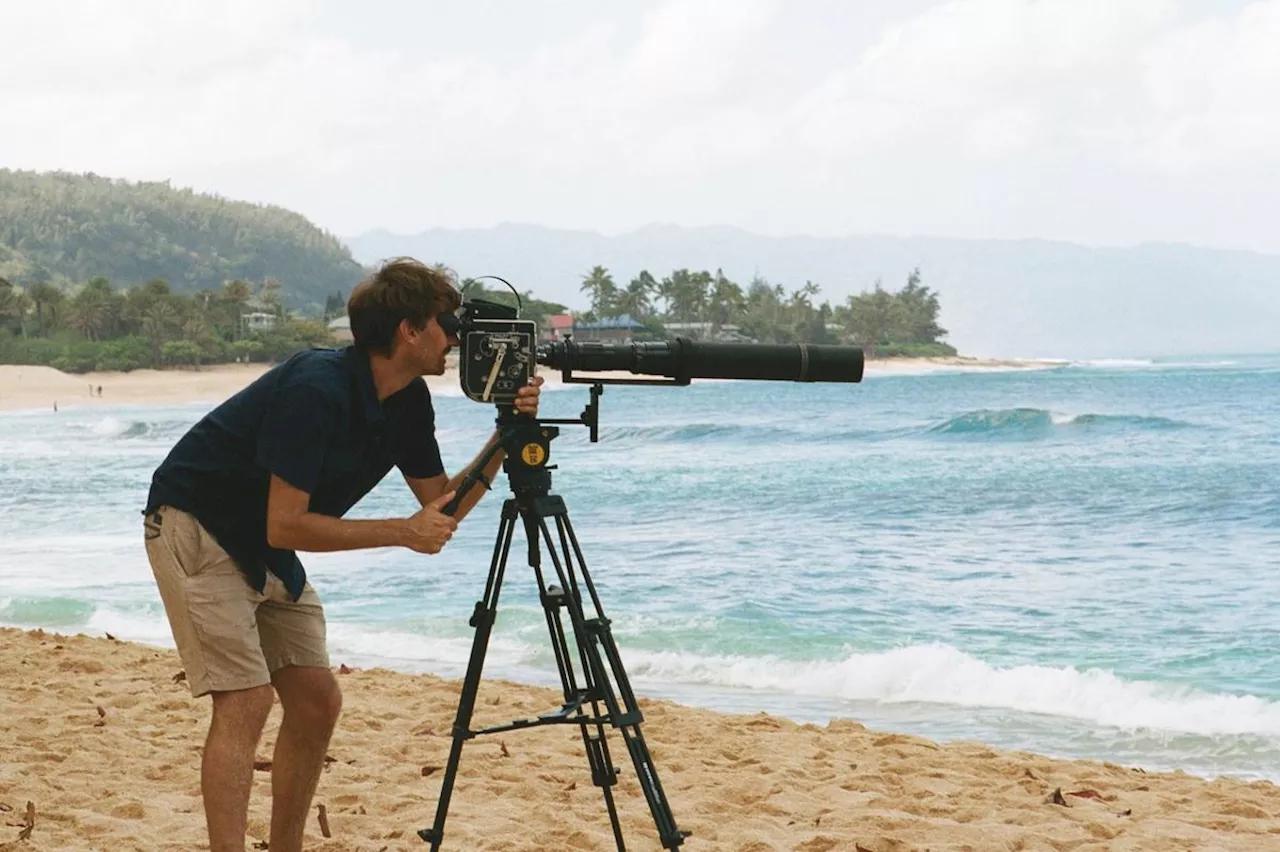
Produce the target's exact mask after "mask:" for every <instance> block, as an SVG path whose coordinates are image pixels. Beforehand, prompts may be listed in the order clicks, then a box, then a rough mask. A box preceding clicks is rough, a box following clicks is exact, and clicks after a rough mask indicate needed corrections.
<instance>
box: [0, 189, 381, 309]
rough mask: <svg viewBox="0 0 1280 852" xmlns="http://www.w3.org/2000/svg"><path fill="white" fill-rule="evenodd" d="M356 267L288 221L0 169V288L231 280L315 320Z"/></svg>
mask: <svg viewBox="0 0 1280 852" xmlns="http://www.w3.org/2000/svg"><path fill="white" fill-rule="evenodd" d="M361 274H362V269H361V266H360V265H359V264H358V263H356V262H355V261H354V260H352V258H351V253H350V252H349V251H348V250H347V248H346V247H345V246H344V245H343V244H342V243H341V242H339V240H338V239H337V238H336V237H334V236H333V235H332V234H330V233H328V232H326V231H324V230H321V229H320V228H317V227H316V226H315V225H313V224H311V222H309V221H307V219H306V218H305V217H303V216H301V215H299V214H297V213H294V212H291V211H289V210H285V209H284V208H281V207H276V206H271V205H260V204H250V203H247V202H243V201H229V200H227V199H225V198H221V197H219V196H214V195H202V194H199V193H196V192H193V191H192V190H189V189H175V188H173V187H172V186H170V185H169V183H168V182H167V181H165V182H162V183H133V182H129V181H124V180H114V179H111V178H105V177H99V176H98V175H94V174H84V175H77V174H70V173H66V172H49V173H38V172H28V171H12V170H9V169H0V278H6V279H8V280H9V281H11V282H13V283H14V284H17V285H19V286H26V285H29V284H34V283H38V282H42V281H50V282H53V283H71V284H76V285H78V284H82V283H83V282H85V281H88V280H90V279H91V278H94V277H97V276H103V277H105V278H107V279H109V280H110V281H111V283H112V284H113V285H115V286H117V287H134V286H137V285H140V284H142V283H144V282H146V281H151V280H154V279H163V280H165V281H168V282H169V284H170V286H171V287H172V288H173V290H174V291H176V292H180V293H197V292H200V291H202V290H219V289H220V288H221V287H222V285H223V282H225V281H228V280H233V279H241V280H245V281H257V282H261V281H263V280H264V279H267V278H275V279H277V280H279V281H280V282H281V292H282V295H283V300H284V303H285V304H286V305H287V306H288V307H290V308H294V309H298V310H302V311H304V312H307V313H315V314H319V313H320V311H321V309H322V307H323V305H324V302H325V298H326V296H328V295H330V294H332V293H334V292H337V291H341V292H342V293H344V294H345V293H347V292H349V291H350V289H351V286H352V285H353V284H355V283H356V282H357V281H358V280H359V279H360V277H361Z"/></svg>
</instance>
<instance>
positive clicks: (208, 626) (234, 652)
mask: <svg viewBox="0 0 1280 852" xmlns="http://www.w3.org/2000/svg"><path fill="white" fill-rule="evenodd" d="M143 526H144V535H145V540H146V546H147V559H148V560H149V561H150V562H151V570H152V572H153V573H154V574H155V577H156V583H157V584H158V585H159V587H160V598H161V600H163V601H164V609H165V613H166V614H167V615H168V617H169V627H170V628H171V629H172V630H173V638H174V641H175V642H176V643H177V646H178V654H179V656H181V657H182V664H183V665H184V666H185V667H186V672H187V683H188V684H190V686H191V694H192V695H194V696H196V697H199V696H201V695H205V694H207V693H209V692H225V691H230V690H236V689H252V688H253V687H256V686H263V685H264V684H267V683H270V682H271V675H273V674H274V673H275V672H276V671H277V670H279V669H282V668H284V667H285V666H323V667H325V668H328V666H329V653H328V651H327V650H326V648H325V626H324V608H323V607H322V606H321V605H320V598H319V596H317V595H316V592H315V589H313V588H311V584H310V583H308V584H307V585H306V586H305V587H304V588H303V591H302V597H300V598H299V599H298V600H297V601H293V600H291V599H290V597H289V593H288V591H287V590H286V589H285V587H284V583H282V582H281V581H280V579H279V578H277V577H276V576H275V575H273V574H271V573H270V572H268V573H267V585H266V586H265V588H264V589H263V591H262V592H258V591H256V590H255V589H254V588H253V587H252V586H250V585H249V581H248V580H247V579H246V578H245V576H244V573H243V572H242V571H241V570H240V568H239V567H238V566H237V565H236V564H235V562H234V561H232V559H231V557H230V556H228V555H227V552H226V551H225V550H223V549H222V548H221V547H220V546H219V545H218V543H217V542H216V541H215V540H214V538H213V536H211V535H209V532H208V531H207V530H206V529H205V528H204V527H202V526H201V525H200V522H199V521H197V520H196V519H195V518H193V517H192V516H191V515H189V514H187V513H186V512H182V511H179V510H178V509H175V508H173V507H172V506H161V507H160V508H159V509H157V510H156V511H155V512H152V513H151V514H149V515H146V516H145V517H144V520H143Z"/></svg>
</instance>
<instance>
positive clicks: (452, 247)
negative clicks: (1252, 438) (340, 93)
mask: <svg viewBox="0 0 1280 852" xmlns="http://www.w3.org/2000/svg"><path fill="white" fill-rule="evenodd" d="M345 242H346V244H347V245H348V246H350V247H351V250H352V253H353V254H354V256H355V257H356V259H357V260H359V261H361V262H363V263H366V264H369V263H375V262H377V261H378V260H380V259H382V258H386V257H391V256H394V255H400V254H407V255H412V256H414V257H418V258H421V259H423V260H426V261H429V262H440V263H446V264H448V265H449V266H451V267H453V268H454V269H456V270H457V271H458V272H459V273H460V274H462V275H464V276H465V275H483V274H494V275H501V276H503V277H504V278H507V279H508V280H510V281H511V282H512V283H513V284H514V285H515V286H516V287H518V288H519V289H521V290H532V291H533V292H534V293H535V294H536V295H537V296H539V297H540V298H544V299H550V300H553V301H558V302H562V303H565V304H568V305H570V306H576V307H585V305H586V300H585V296H584V295H583V294H582V293H581V292H579V285H580V284H581V282H582V278H583V276H584V275H586V273H587V271H588V270H589V269H590V268H591V267H592V266H594V265H596V264H600V265H603V266H606V267H608V268H609V270H610V271H611V272H612V273H613V275H614V277H615V279H616V280H617V281H618V283H619V284H620V285H625V284H626V282H627V281H628V280H630V279H631V278H632V277H633V276H635V275H636V274H637V273H639V272H640V270H642V269H648V270H649V271H650V272H651V273H652V274H653V275H654V276H655V277H658V278H661V277H663V276H664V275H666V274H668V273H670V271H671V270H672V269H679V268H682V267H688V268H690V269H695V270H696V269H707V270H710V271H714V270H715V269H716V268H722V269H723V270H724V272H725V274H726V275H727V276H729V278H731V279H733V280H734V281H737V282H738V283H740V284H743V285H745V284H747V283H748V282H749V281H750V280H751V278H752V277H753V276H755V275H759V276H761V277H763V278H765V279H767V280H769V281H770V283H781V284H783V285H784V286H786V287H788V288H795V287H799V286H801V285H803V284H804V282H805V281H813V282H815V283H817V284H820V285H821V286H822V292H821V295H820V296H819V300H821V299H827V300H829V301H831V302H833V303H835V302H841V301H843V300H844V298H845V297H846V296H848V295H849V294H851V293H856V292H861V291H863V290H867V289H871V287H872V286H873V285H874V283H875V281H876V280H877V279H881V280H882V281H883V284H884V286H885V287H886V288H887V289H895V290H896V289H898V288H899V287H901V286H902V285H903V283H905V281H906V278H907V275H908V273H909V272H910V271H911V269H912V268H913V267H915V266H917V265H918V266H920V267H921V271H922V274H923V278H924V283H925V284H926V285H928V286H930V287H932V288H933V289H934V290H935V291H936V292H938V293H939V294H940V298H941V303H942V320H941V322H942V325H943V326H944V327H945V328H947V329H949V330H950V332H951V334H950V337H949V338H948V340H949V342H951V343H952V344H953V345H955V346H956V347H957V348H958V349H959V350H960V351H961V352H962V353H965V354H975V355H1003V356H1028V357H1067V358H1088V357H1094V358H1106V357H1125V356H1153V355H1165V354H1199V353H1214V352H1253V351H1277V350H1280V256H1273V255H1262V254H1255V253H1251V252H1238V251H1218V250H1211V249H1202V248H1195V247H1191V246H1186V245H1164V244H1147V245H1140V246H1135V247H1132V248H1089V247H1086V246H1081V245H1074V244H1070V243H1058V242H1048V241H1043V240H1007V241H1005V240H958V239H942V238H933V237H880V236H857V237H845V238H831V239H825V238H815V237H764V236H759V235H756V234H751V233H748V232H746V231H742V230H739V229H737V228H729V227H711V228H681V227H675V226H667V225H654V226H649V227H645V228H641V229H640V230H638V231H634V232H632V233H628V234H622V235H620V236H617V237H606V236H603V235H601V234H597V233H593V232H590V231H568V230H555V229H551V228H543V227H538V226H534V225H517V224H504V225H499V226H497V227H494V228H488V229H475V230H443V229H436V230H430V231H425V232H423V233H420V234H413V235H397V234H392V233H389V232H387V231H371V232H368V233H365V234H362V235H360V236H358V237H351V238H347V239H346V240H345Z"/></svg>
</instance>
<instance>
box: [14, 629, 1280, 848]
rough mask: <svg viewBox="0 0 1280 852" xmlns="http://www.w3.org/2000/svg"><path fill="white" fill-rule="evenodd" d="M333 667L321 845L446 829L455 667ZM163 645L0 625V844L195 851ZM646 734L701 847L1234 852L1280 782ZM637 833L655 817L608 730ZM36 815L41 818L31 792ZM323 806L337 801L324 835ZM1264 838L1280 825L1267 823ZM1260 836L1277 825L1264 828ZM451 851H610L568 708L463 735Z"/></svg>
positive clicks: (738, 720) (194, 788) (694, 731)
mask: <svg viewBox="0 0 1280 852" xmlns="http://www.w3.org/2000/svg"><path fill="white" fill-rule="evenodd" d="M333 664H334V666H335V670H336V672H337V673H338V678H339V682H340V684H341V685H342V688H343V692H344V694H345V701H344V710H343V715H342V718H341V719H340V720H339V723H338V728H337V731H336V732H335V734H334V738H333V741H332V743H331V744H330V747H329V749H328V756H329V757H330V758H332V759H331V760H329V761H328V762H327V766H326V769H325V772H324V773H323V774H322V775H321V779H320V785H319V788H318V790H317V793H316V798H315V800H314V805H313V810H312V814H311V816H310V818H309V820H308V823H307V847H306V848H308V849H315V850H317V852H374V850H378V849H386V850H388V852H390V850H400V849H404V850H408V849H413V848H418V846H419V845H420V841H418V839H417V838H416V837H415V836H414V831H416V830H417V829H418V828H422V827H426V826H428V825H430V824H431V821H432V819H433V817H434V814H435V806H436V803H437V796H438V792H439V780H440V778H441V776H442V774H443V773H442V771H441V770H442V768H443V766H444V764H445V760H446V758H447V755H448V751H449V747H450V744H451V737H450V734H449V731H450V728H451V725H452V721H453V716H454V712H455V710H456V706H457V699H458V691H459V686H460V683H459V682H458V681H456V680H451V679H444V678H440V677H436V676H433V675H409V674H402V673H398V672H393V671H390V670H387V669H380V668H373V669H358V668H355V669H353V668H343V662H342V660H340V659H336V658H335V659H334V660H333ZM180 669H181V663H180V661H179V660H178V658H177V655H176V653H174V652H173V651H171V650H168V649H165V648H160V647H156V646H151V645H145V644H141V643H135V642H126V641H120V640H116V639H114V638H111V637H105V638H99V637H90V636H86V635H84V634H77V635H62V634H57V633H51V632H46V631H44V630H20V629H15V628H0V718H3V719H5V720H6V723H7V724H6V725H4V726H0V751H3V753H4V754H5V756H6V759H5V760H4V761H3V762H0V811H3V815H2V818H0V850H14V852H17V850H19V849H20V850H22V852H53V850H58V852H90V850H99V849H104V848H111V849H122V850H178V849H191V848H200V846H201V845H202V843H203V840H204V834H203V832H204V818H203V814H202V812H201V806H200V801H199V755H200V750H201V746H202V743H203V737H204V732H205V728H206V726H207V721H208V714H209V701H208V700H206V699H199V700H197V699H192V698H191V697H190V693H189V691H188V690H187V688H186V685H185V684H184V683H181V682H179V681H178V680H177V675H178V673H179V672H180ZM479 698H480V700H479V701H478V703H477V711H476V718H475V720H474V722H473V726H475V727H480V726H483V725H491V724H500V723H503V722H506V721H508V720H511V719H516V718H525V717H529V716H531V715H536V714H538V713H540V712H544V711H546V710H548V709H553V708H554V707H556V706H559V704H560V702H561V696H560V693H559V691H558V690H550V689H545V688H540V687H532V686H526V685H522V684H518V683H512V682H509V681H499V680H482V682H481V689H480V696H479ZM639 704H640V707H641V709H642V710H643V712H644V714H645V718H644V722H643V723H642V726H641V727H642V733H643V734H644V736H645V738H646V740H647V741H648V744H649V747H650V751H651V752H652V755H653V767H654V769H655V770H656V771H657V773H658V776H659V778H660V781H661V783H662V785H663V787H664V790H665V792H666V794H667V797H668V799H669V800H670V805H671V811H672V814H673V815H674V817H675V820H676V824H677V825H678V826H679V828H680V829H682V830H685V831H692V836H691V837H690V838H689V840H688V845H687V847H686V848H688V849H689V850H690V852H698V850H751V852H768V850H806V852H817V850H850V852H853V851H854V850H858V849H861V850H864V852H906V850H923V849H964V848H969V849H1040V848H1045V849H1048V848H1059V849H1064V848H1071V849H1080V850H1136V849H1143V850H1156V851H1157V852H1173V850H1185V849H1206V850H1208V849H1212V850H1229V852H1234V850H1240V852H1244V851H1245V850H1249V852H1253V850H1258V849H1263V848H1270V846H1269V844H1272V845H1274V844H1276V842H1277V841H1276V838H1277V837H1280V787H1277V786H1276V785H1274V784H1272V783H1270V782H1267V781H1241V780H1236V779H1231V778H1219V779H1216V780H1212V781H1210V780H1205V779H1202V778H1198V777H1195V776H1191V775H1187V774H1186V773H1183V772H1147V771H1144V770H1142V769H1138V768H1125V767H1120V766H1116V765H1114V764H1110V763H1107V762H1103V761H1090V760H1062V759H1053V758H1048V757H1044V756H1040V755H1036V754H1033V753H1029V752H1024V751H1005V750H1000V749H995V748H991V747H989V746H986V745H983V744H981V743H976V742H956V743H949V744H938V743H935V742H932V741H930V740H928V739H926V738H923V737H918V736H909V735H902V734H895V733H891V732H884V731H872V730H868V729H867V728H865V727H864V726H863V725H861V724H860V723H858V722H857V721H853V720H835V721H832V722H830V723H828V724H826V725H813V724H801V723H796V722H792V721H789V720H786V719H782V718H779V717H775V716H770V715H767V714H763V713H756V714H728V713H720V712H715V711H711V710H703V709H697V708H692V707H687V706H682V705H679V704H676V703H674V702H671V701H665V700H649V699H640V701H639ZM279 718H280V709H279V707H278V706H277V707H276V708H275V709H274V710H273V712H272V715H271V718H270V719H269V721H268V723H267V730H266V731H265V733H264V736H263V740H262V742H261V743H260V745H259V747H258V750H257V757H258V759H259V760H260V761H261V762H262V765H261V766H260V768H259V769H258V771H255V773H254V791H253V796H252V799H251V804H250V814H249V836H250V842H251V843H253V842H260V841H261V839H263V838H265V836H266V831H267V826H268V820H269V813H270V777H271V776H270V769H269V761H270V759H271V749H272V743H273V741H274V738H275V736H276V733H277V731H278V728H279ZM609 740H610V745H611V751H612V754H613V760H614V762H615V764H616V765H617V767H618V768H619V769H620V770H621V775H620V777H619V783H618V786H617V787H615V788H614V792H615V796H616V799H617V803H618V808H619V812H620V815H621V819H622V825H623V830H624V833H625V834H626V837H627V842H628V848H634V849H637V850H656V849H657V848H658V844H657V841H656V832H655V831H654V825H653V820H652V817H651V816H650V815H649V812H648V809H647V808H646V806H645V802H644V797H643V795H642V794H641V792H640V790H639V788H638V786H637V785H636V784H635V781H634V778H635V771H634V768H633V766H632V763H631V761H630V760H629V759H628V756H627V752H626V749H624V748H622V747H621V745H622V744H621V742H620V739H619V737H618V735H617V733H616V732H610V734H609ZM27 802H31V803H32V806H33V808H34V811H35V819H34V824H33V826H32V829H31V831H30V832H29V837H28V838H27V839H25V840H19V839H18V835H19V833H20V832H22V831H23V830H24V826H25V824H26V821H25V810H26V803H27ZM315 805H325V807H326V811H327V817H328V825H329V829H330V834H331V836H330V837H327V838H326V837H322V832H321V829H320V825H319V821H318V818H317V812H316V808H315ZM1269 838H1270V839H1269ZM1264 841H1265V842H1264ZM446 845H447V847H448V848H450V849H493V850H497V849H507V850H530V852H533V850H539V852H540V850H545V849H551V848H556V849H570V848H572V849H586V850H596V849H600V850H603V849H611V848H614V847H613V840H612V835H611V833H610V831H609V828H608V820H607V818H606V816H605V813H604V808H603V802H602V801H601V797H600V793H599V791H598V790H596V789H595V788H594V787H593V785H592V784H591V780H590V772H589V769H588V767H587V764H586V760H585V757H584V756H583V754H582V741H581V738H580V736H579V735H578V732H577V731H574V730H572V728H571V727H570V728H569V729H566V728H565V727H563V726H547V727H544V728H538V729H529V730H517V731H508V732H506V733H503V734H500V735H497V736H496V737H480V738H477V739H475V740H472V742H471V743H470V744H468V746H467V748H466V749H465V750H464V753H463V759H462V762H461V764H460V771H459V774H458V784H457V787H456V788H455V797H454V800H453V803H452V805H451V807H450V810H449V820H448V841H447V844H446Z"/></svg>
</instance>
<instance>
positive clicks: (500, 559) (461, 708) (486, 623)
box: [418, 500, 517, 852]
mask: <svg viewBox="0 0 1280 852" xmlns="http://www.w3.org/2000/svg"><path fill="white" fill-rule="evenodd" d="M516 515H517V509H516V505H515V501H514V500H507V501H506V503H504V504H503V506H502V521H501V522H500V523H499V525H498V538H497V541H496V542H495V543H494V548H493V560H492V562H490V564H489V579H488V582H487V583H486V584H485V590H484V599H483V600H481V601H477V602H476V608H475V611H474V612H473V613H472V615H471V626H472V627H474V628H475V629H476V635H475V638H474V639H473V640H472V643H471V657H470V659H469V660H468V661H467V673H466V676H465V677H464V678H463V681H462V695H461V696H460V697H459V699H458V712H457V716H455V717H454V721H453V744H452V746H451V747H450V749H449V762H448V763H447V764H446V766H445V771H444V778H443V780H442V782H441V785H440V801H439V803H438V804H437V806H436V818H435V822H434V823H433V824H432V826H431V828H424V829H422V830H421V831H419V832H418V836H419V837H421V838H422V839H423V840H425V841H427V842H428V843H430V844H431V852H439V849H440V844H441V843H442V842H444V822H445V818H446V817H447V816H448V815H449V800H450V799H451V798H452V797H453V783H454V779H455V778H456V777H457V774H458V763H459V761H460V760H461V759H462V746H463V745H464V744H465V743H466V741H467V740H469V739H471V737H472V736H474V734H473V732H472V731H471V716H472V714H473V713H474V712H475V706H476V695H477V693H478V692H479V690H480V674H481V672H482V671H483V669H484V657H485V653H486V652H487V651H488V649H489V636H490V634H491V633H492V632H493V623H494V619H495V618H496V616H497V611H498V595H499V594H500V593H501V591H502V578H503V575H504V574H505V572H506V565H507V554H508V553H509V552H510V550H511V536H512V533H513V532H514V531H515V525H516Z"/></svg>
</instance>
